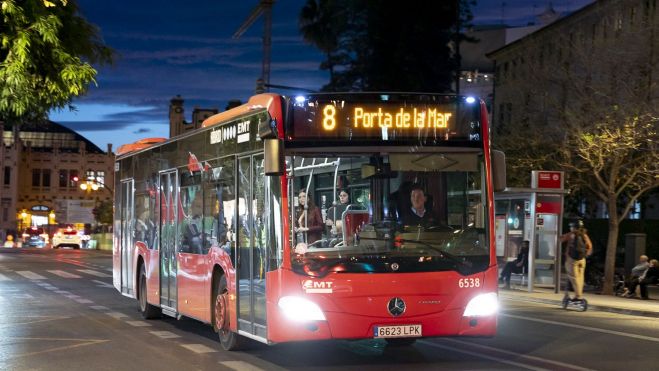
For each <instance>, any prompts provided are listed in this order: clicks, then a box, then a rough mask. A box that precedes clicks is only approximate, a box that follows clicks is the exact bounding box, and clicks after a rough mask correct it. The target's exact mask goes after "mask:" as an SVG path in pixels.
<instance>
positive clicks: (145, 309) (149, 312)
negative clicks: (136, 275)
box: [137, 264, 160, 319]
mask: <svg viewBox="0 0 659 371" xmlns="http://www.w3.org/2000/svg"><path fill="white" fill-rule="evenodd" d="M137 302H138V303H139V305H140V313H142V317H144V319H153V318H158V317H160V310H159V309H158V307H156V306H155V305H151V304H149V303H147V301H146V269H145V268H144V264H142V266H141V267H140V287H138V294H137Z"/></svg>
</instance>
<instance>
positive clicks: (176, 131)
mask: <svg viewBox="0 0 659 371" xmlns="http://www.w3.org/2000/svg"><path fill="white" fill-rule="evenodd" d="M183 103H184V101H183V98H181V96H180V95H177V96H175V97H174V98H172V99H171V100H170V102H169V137H170V138H172V137H175V136H177V135H181V134H183V133H186V132H188V131H190V130H195V129H199V128H200V127H201V123H202V122H204V120H206V119H207V118H209V117H211V116H213V115H214V114H216V113H218V112H219V111H218V110H217V109H216V108H212V109H208V108H198V107H195V108H194V109H193V110H192V122H187V121H185V116H184V114H185V110H184V107H183Z"/></svg>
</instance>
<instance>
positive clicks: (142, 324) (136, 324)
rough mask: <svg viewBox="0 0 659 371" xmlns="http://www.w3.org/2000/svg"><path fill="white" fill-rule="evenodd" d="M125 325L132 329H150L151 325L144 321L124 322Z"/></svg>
mask: <svg viewBox="0 0 659 371" xmlns="http://www.w3.org/2000/svg"><path fill="white" fill-rule="evenodd" d="M126 323H127V324H129V325H131V326H133V327H150V326H151V324H150V323H148V322H146V321H126Z"/></svg>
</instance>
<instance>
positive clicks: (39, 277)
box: [16, 271, 46, 280]
mask: <svg viewBox="0 0 659 371" xmlns="http://www.w3.org/2000/svg"><path fill="white" fill-rule="evenodd" d="M16 273H18V274H20V275H21V276H23V277H25V278H27V279H29V280H45V279H46V277H44V276H42V275H39V274H36V273H34V272H30V271H16Z"/></svg>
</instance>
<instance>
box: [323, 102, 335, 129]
mask: <svg viewBox="0 0 659 371" xmlns="http://www.w3.org/2000/svg"><path fill="white" fill-rule="evenodd" d="M335 126H336V107H334V106H333V105H331V104H328V105H326V106H325V108H323V128H324V129H325V130H334V127H335Z"/></svg>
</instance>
